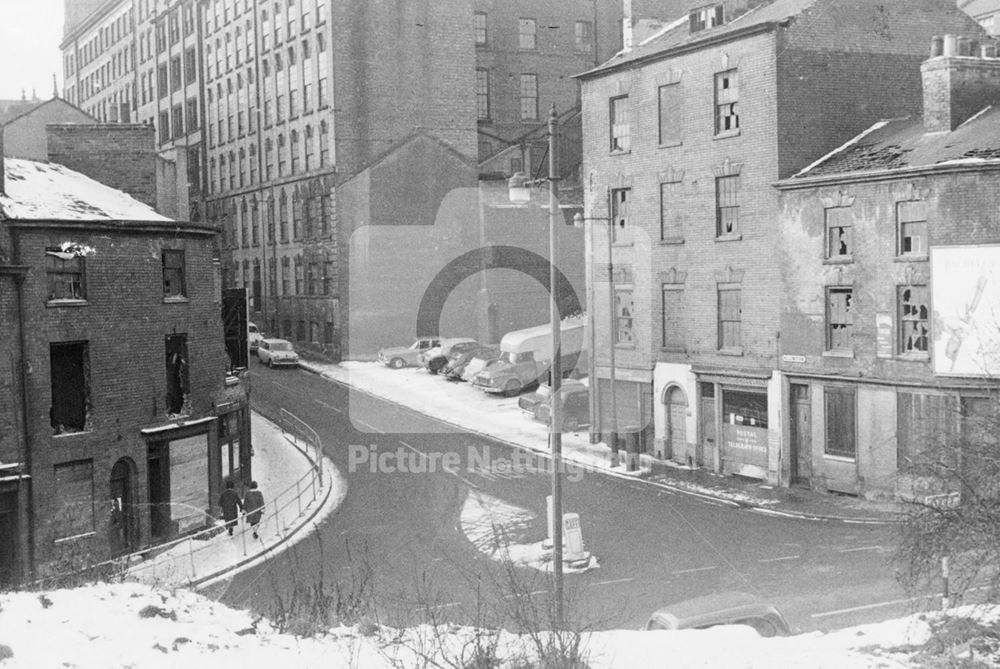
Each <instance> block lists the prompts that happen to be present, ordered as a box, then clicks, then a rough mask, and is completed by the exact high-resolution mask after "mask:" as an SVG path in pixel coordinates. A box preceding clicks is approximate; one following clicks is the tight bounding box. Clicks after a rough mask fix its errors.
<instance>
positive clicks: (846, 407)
mask: <svg viewBox="0 0 1000 669" xmlns="http://www.w3.org/2000/svg"><path fill="white" fill-rule="evenodd" d="M823 394H824V398H825V400H824V401H825V406H826V439H825V440H824V447H823V452H824V453H826V454H827V455H836V456H841V457H845V458H853V457H854V456H855V454H856V453H857V447H856V444H855V431H856V426H855V413H854V389H853V388H836V387H827V388H825V389H824V393H823Z"/></svg>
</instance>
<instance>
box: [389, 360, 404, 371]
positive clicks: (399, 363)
mask: <svg viewBox="0 0 1000 669" xmlns="http://www.w3.org/2000/svg"><path fill="white" fill-rule="evenodd" d="M389 366H390V367H392V368H393V369H403V367H406V362H405V361H404V360H403V359H402V358H393V359H392V360H390V361H389Z"/></svg>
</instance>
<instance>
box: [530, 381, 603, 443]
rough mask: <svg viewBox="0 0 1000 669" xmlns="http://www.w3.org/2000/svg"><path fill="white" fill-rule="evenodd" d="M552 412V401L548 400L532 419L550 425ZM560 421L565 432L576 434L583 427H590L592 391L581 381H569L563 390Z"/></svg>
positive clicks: (535, 412) (538, 408) (540, 406)
mask: <svg viewBox="0 0 1000 669" xmlns="http://www.w3.org/2000/svg"><path fill="white" fill-rule="evenodd" d="M546 387H547V386H546ZM551 412H552V401H551V399H549V398H546V399H545V401H543V402H541V403H540V404H539V405H538V407H537V408H536V409H535V411H534V412H533V415H532V417H533V418H534V419H535V420H538V421H541V422H543V423H545V424H546V425H548V424H549V421H550V420H551V419H550V417H549V416H550V415H551ZM559 420H560V422H562V431H563V432H576V431H577V430H579V429H580V428H581V427H585V426H587V425H590V389H589V388H587V386H585V385H583V384H582V383H580V382H579V381H567V385H566V386H565V387H564V388H563V390H562V416H560V419H559Z"/></svg>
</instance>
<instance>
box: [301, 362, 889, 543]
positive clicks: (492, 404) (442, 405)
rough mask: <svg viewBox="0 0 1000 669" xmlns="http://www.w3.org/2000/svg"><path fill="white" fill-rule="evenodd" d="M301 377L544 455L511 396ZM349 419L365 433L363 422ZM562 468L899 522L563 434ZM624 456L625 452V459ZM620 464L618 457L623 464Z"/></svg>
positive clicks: (419, 380)
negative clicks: (632, 458) (632, 463)
mask: <svg viewBox="0 0 1000 669" xmlns="http://www.w3.org/2000/svg"><path fill="white" fill-rule="evenodd" d="M300 366H301V367H302V368H303V369H306V370H307V371H310V372H312V373H315V374H319V375H321V376H324V377H326V378H328V379H330V380H332V381H335V382H338V383H341V384H344V385H346V386H348V387H349V388H351V389H352V391H357V392H362V393H365V394H368V395H373V396H376V397H379V398H381V399H384V400H388V401H390V402H393V403H395V404H397V405H400V406H404V407H407V408H409V409H412V410H414V411H418V412H420V413H423V414H425V415H428V416H432V417H434V418H436V419H439V420H441V421H443V422H445V423H447V424H448V425H450V426H452V427H454V428H458V429H460V430H462V431H465V432H471V433H475V434H478V435H481V436H485V437H488V438H492V439H496V440H498V441H500V442H502V443H505V444H508V445H510V446H514V447H516V448H520V449H524V450H528V451H532V452H534V453H537V454H539V455H542V456H547V455H548V452H549V446H548V441H547V437H548V433H547V427H546V426H545V425H544V424H542V423H539V422H537V421H533V420H531V419H530V418H529V417H528V416H527V415H525V414H524V413H523V412H522V411H521V410H520V409H519V408H518V406H517V398H498V397H494V396H490V395H487V394H485V393H483V392H481V391H479V390H478V389H476V388H473V387H471V386H470V385H469V384H467V383H449V382H447V381H445V380H444V379H442V378H441V377H439V376H436V375H431V374H429V373H427V372H426V370H423V369H419V368H406V369H402V370H392V369H388V368H386V367H384V366H382V365H379V364H378V363H376V362H343V363H337V364H334V363H326V362H321V361H316V360H302V361H301V362H300ZM351 418H352V420H353V422H354V423H355V425H356V426H359V427H363V426H364V425H365V421H364V420H363V417H361V416H358V415H354V413H353V412H352V414H351ZM562 444H563V458H564V460H565V461H566V462H567V463H570V464H572V465H575V466H579V467H582V468H584V469H586V470H589V471H599V472H602V473H604V474H607V475H609V476H614V477H619V478H622V479H630V480H635V481H642V482H644V483H645V484H648V485H650V486H658V487H660V488H663V489H667V490H671V491H673V492H679V493H683V494H687V495H691V496H694V497H700V498H703V499H707V500H711V501H713V502H715V503H718V504H723V505H726V506H733V507H741V508H745V509H749V510H751V511H754V512H758V513H764V514H768V515H775V516H785V517H790V518H799V519H805V520H814V521H825V522H843V523H857V524H891V523H894V522H898V521H899V520H900V519H901V513H902V511H903V508H902V506H901V505H900V504H898V503H893V502H883V501H875V500H868V499H864V498H861V497H855V496H850V495H840V494H836V493H830V492H826V491H820V490H813V489H809V488H804V487H797V486H796V487H779V486H772V485H768V484H767V483H766V482H763V481H759V480H755V479H748V478H743V477H738V476H723V475H719V474H715V473H714V472H711V471H708V470H704V469H697V468H689V467H685V466H682V465H678V464H676V463H673V462H668V461H662V460H659V459H657V458H654V457H653V456H650V455H647V454H643V455H642V456H641V458H640V464H639V467H638V469H637V471H631V472H630V471H627V470H626V468H625V466H624V465H623V464H617V465H616V464H615V463H613V462H612V458H611V451H610V449H609V448H608V447H607V446H606V445H605V444H603V443H597V444H592V443H590V438H589V435H588V434H587V433H586V432H580V433H576V434H565V435H563V440H562ZM623 455H624V453H623ZM623 459H624V458H623Z"/></svg>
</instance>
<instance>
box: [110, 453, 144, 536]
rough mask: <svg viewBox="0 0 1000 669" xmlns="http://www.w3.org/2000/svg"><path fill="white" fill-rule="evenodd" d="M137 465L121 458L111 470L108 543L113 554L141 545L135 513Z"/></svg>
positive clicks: (130, 460)
mask: <svg viewBox="0 0 1000 669" xmlns="http://www.w3.org/2000/svg"><path fill="white" fill-rule="evenodd" d="M135 471H136V470H135V463H134V462H132V459H131V458H121V459H120V460H119V461H118V462H116V463H115V466H114V467H112V468H111V502H110V507H111V510H110V514H111V518H110V522H109V525H108V542H109V546H110V549H111V553H112V554H114V555H121V554H122V553H129V552H131V551H133V550H135V548H137V547H138V544H139V523H138V522H137V518H136V513H135Z"/></svg>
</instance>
